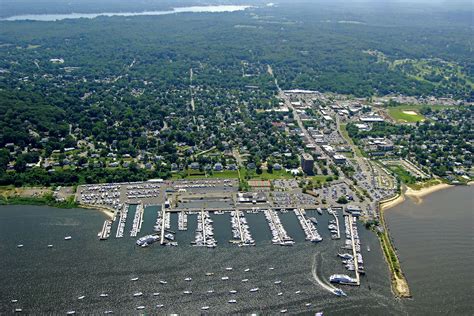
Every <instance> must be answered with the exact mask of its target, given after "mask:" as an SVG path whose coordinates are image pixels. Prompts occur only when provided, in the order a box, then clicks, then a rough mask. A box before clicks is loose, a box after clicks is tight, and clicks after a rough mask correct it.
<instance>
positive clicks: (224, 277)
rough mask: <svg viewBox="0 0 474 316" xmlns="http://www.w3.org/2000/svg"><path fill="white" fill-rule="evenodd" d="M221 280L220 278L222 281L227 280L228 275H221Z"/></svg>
mask: <svg viewBox="0 0 474 316" xmlns="http://www.w3.org/2000/svg"><path fill="white" fill-rule="evenodd" d="M221 280H222V281H225V280H229V277H228V276H223V277H222V278H221Z"/></svg>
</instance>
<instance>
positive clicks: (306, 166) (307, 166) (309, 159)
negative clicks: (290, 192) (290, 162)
mask: <svg viewBox="0 0 474 316" xmlns="http://www.w3.org/2000/svg"><path fill="white" fill-rule="evenodd" d="M313 168H314V158H313V156H311V155H310V154H308V153H303V155H301V169H303V171H304V173H306V174H313Z"/></svg>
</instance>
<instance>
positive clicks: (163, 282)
mask: <svg viewBox="0 0 474 316" xmlns="http://www.w3.org/2000/svg"><path fill="white" fill-rule="evenodd" d="M167 283H168V282H166V281H163V280H160V284H167Z"/></svg>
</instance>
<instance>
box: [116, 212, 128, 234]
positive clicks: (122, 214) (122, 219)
mask: <svg viewBox="0 0 474 316" xmlns="http://www.w3.org/2000/svg"><path fill="white" fill-rule="evenodd" d="M127 214H128V204H124V205H123V207H122V210H121V211H120V217H119V223H118V226H117V233H116V235H115V238H122V237H123V232H124V230H125V223H126V222H127Z"/></svg>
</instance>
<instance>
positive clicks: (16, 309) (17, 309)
mask: <svg viewBox="0 0 474 316" xmlns="http://www.w3.org/2000/svg"><path fill="white" fill-rule="evenodd" d="M22 311H23V309H21V308H15V313H21V312H22Z"/></svg>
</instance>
